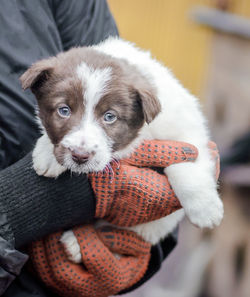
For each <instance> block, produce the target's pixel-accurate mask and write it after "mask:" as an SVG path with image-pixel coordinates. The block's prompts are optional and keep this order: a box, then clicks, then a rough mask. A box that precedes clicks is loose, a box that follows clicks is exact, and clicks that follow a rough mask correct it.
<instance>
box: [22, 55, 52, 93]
mask: <svg viewBox="0 0 250 297" xmlns="http://www.w3.org/2000/svg"><path fill="white" fill-rule="evenodd" d="M53 68H54V63H53V60H52V59H51V58H50V59H46V60H41V61H39V62H37V63H35V64H33V65H31V67H30V68H29V69H28V70H27V71H26V72H24V73H23V75H22V76H21V77H20V81H21V84H22V88H23V89H24V90H26V89H28V88H30V89H31V91H32V92H33V93H34V94H37V93H38V92H39V89H40V88H41V87H42V85H43V84H44V83H45V82H46V81H47V80H48V79H49V77H50V76H51V73H52V71H53Z"/></svg>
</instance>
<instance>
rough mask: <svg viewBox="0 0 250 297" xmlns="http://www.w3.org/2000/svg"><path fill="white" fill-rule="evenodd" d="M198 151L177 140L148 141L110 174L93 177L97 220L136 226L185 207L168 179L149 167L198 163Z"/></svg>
mask: <svg viewBox="0 0 250 297" xmlns="http://www.w3.org/2000/svg"><path fill="white" fill-rule="evenodd" d="M197 155H198V151H197V149H196V148H195V147H194V146H192V145H190V144H187V143H184V142H177V141H161V140H150V141H144V142H143V143H142V144H141V145H140V146H139V147H138V148H137V149H136V150H135V151H134V152H133V153H132V155H131V156H130V157H129V158H127V159H125V160H123V161H121V162H120V166H118V165H117V163H116V162H113V163H111V165H110V166H111V167H110V169H111V170H109V172H108V173H107V174H94V173H93V174H89V180H90V182H91V185H92V188H93V191H94V193H95V196H96V213H95V217H96V218H103V219H105V220H107V221H108V222H110V223H112V224H114V225H117V226H123V227H128V226H134V225H138V224H142V223H146V222H149V221H153V220H156V219H159V218H162V217H164V216H166V215H169V214H171V213H172V212H174V211H176V210H178V209H180V208H181V205H180V202H179V200H178V199H177V197H176V195H175V193H174V191H173V189H172V187H171V185H170V184H169V182H168V179H167V177H166V176H165V175H162V174H159V173H157V172H156V171H154V170H151V169H149V168H143V167H141V168H138V167H135V166H132V165H136V166H147V167H152V166H154V167H164V168H165V167H167V166H170V165H171V164H176V163H180V162H190V161H195V159H196V158H197Z"/></svg>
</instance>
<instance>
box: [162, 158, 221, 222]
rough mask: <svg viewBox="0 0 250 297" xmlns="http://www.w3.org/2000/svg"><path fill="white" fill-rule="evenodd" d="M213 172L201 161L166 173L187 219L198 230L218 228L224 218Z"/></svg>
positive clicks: (172, 166)
mask: <svg viewBox="0 0 250 297" xmlns="http://www.w3.org/2000/svg"><path fill="white" fill-rule="evenodd" d="M213 169H214V168H213V164H212V161H211V160H204V159H203V160H198V159H197V160H196V162H194V163H180V164H175V165H171V166H169V167H168V168H166V169H165V173H166V175H167V176H168V179H169V182H170V184H171V185H172V187H173V189H174V192H175V194H176V195H177V197H178V199H179V200H180V202H181V204H182V206H183V208H184V210H185V213H186V215H187V217H188V218H189V219H190V221H191V222H192V223H193V224H195V225H197V226H198V227H201V228H204V227H208V228H212V227H214V226H218V225H219V224H220V222H221V220H222V217H223V212H224V211H223V204H222V201H221V199H220V197H219V195H218V192H217V185H216V181H215V177H214V176H215V175H214V174H213Z"/></svg>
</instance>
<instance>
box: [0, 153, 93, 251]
mask: <svg viewBox="0 0 250 297" xmlns="http://www.w3.org/2000/svg"><path fill="white" fill-rule="evenodd" d="M0 193H1V196H0V205H1V209H2V212H3V213H5V214H6V216H7V221H8V224H9V228H6V226H5V225H1V226H0V236H1V237H3V238H4V239H6V240H8V241H12V240H14V245H15V247H16V248H19V247H21V246H23V245H25V244H27V243H29V242H31V241H33V240H36V239H38V238H41V237H43V236H45V235H47V234H49V233H52V232H55V231H58V230H59V229H62V228H71V227H72V226H75V225H77V224H81V223H87V222H89V221H91V220H93V218H94V213H95V200H94V196H93V193H92V189H91V187H90V185H89V182H88V179H87V178H86V176H85V175H72V176H71V175H70V173H69V172H66V173H63V174H62V175H61V176H59V177H58V178H57V179H52V178H46V177H40V176H38V175H37V174H36V172H35V171H34V170H33V168H32V157H31V153H30V154H28V155H27V156H26V157H25V158H23V159H21V160H20V161H18V162H17V163H15V164H14V165H12V166H10V167H8V168H6V169H4V170H2V171H0Z"/></svg>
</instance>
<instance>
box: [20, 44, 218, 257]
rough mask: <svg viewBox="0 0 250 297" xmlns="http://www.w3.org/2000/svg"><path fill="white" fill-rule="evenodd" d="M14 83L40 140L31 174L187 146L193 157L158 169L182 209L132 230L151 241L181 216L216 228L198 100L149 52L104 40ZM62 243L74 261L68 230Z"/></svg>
mask: <svg viewBox="0 0 250 297" xmlns="http://www.w3.org/2000/svg"><path fill="white" fill-rule="evenodd" d="M21 82H22V86H23V88H24V89H27V88H31V90H32V92H33V93H34V94H35V96H36V98H37V101H38V118H39V122H40V125H41V128H42V131H43V136H42V137H41V138H40V139H38V141H37V143H36V146H35V149H34V151H33V164H34V169H35V171H36V172H37V174H39V175H44V176H47V177H57V176H58V175H60V174H61V173H62V172H63V171H65V170H66V169H69V170H71V171H74V172H78V173H89V172H93V171H101V170H104V168H105V167H106V166H107V165H108V164H109V163H110V162H111V161H112V160H113V159H114V158H115V159H121V158H123V157H127V156H128V155H129V154H130V153H131V152H132V151H133V149H134V148H135V146H136V145H138V144H139V143H140V141H141V140H143V139H162V140H164V139H165V140H166V139H171V140H179V141H185V142H189V143H191V144H193V145H195V146H196V147H197V148H198V150H199V156H198V158H197V160H196V161H195V162H190V163H180V164H175V165H171V166H170V167H168V168H166V169H165V174H166V175H167V176H168V178H169V182H170V184H171V185H172V187H173V189H174V191H175V193H176V195H177V197H178V199H179V200H180V202H181V204H182V206H183V209H181V210H178V211H176V212H175V213H173V214H171V215H169V216H167V217H165V218H162V219H160V220H156V221H154V222H150V223H146V224H141V225H138V226H134V227H132V228H131V229H132V230H134V231H135V232H137V233H138V234H139V235H141V236H142V237H143V238H144V239H145V240H147V241H149V242H151V243H152V244H155V243H157V242H158V241H159V240H160V239H161V238H163V237H165V236H166V235H167V234H168V233H169V232H171V231H172V230H173V229H174V228H175V227H176V225H177V224H178V222H179V221H180V220H181V219H182V218H183V216H184V213H185V214H186V215H187V217H188V218H189V220H190V221H191V222H192V223H193V224H195V225H197V226H199V227H201V228H203V227H208V228H212V227H213V226H214V225H219V223H220V221H221V220H222V217H223V204H222V202H221V200H220V198H219V196H218V193H217V185H216V181H215V177H214V176H215V173H214V172H215V164H214V162H213V161H212V159H211V157H210V153H209V151H208V147H207V144H208V141H209V132H208V129H207V126H206V121H205V118H204V116H203V115H202V112H201V110H200V105H199V102H198V100H197V99H196V98H195V97H194V96H192V95H191V94H190V93H189V92H188V91H187V90H185V89H184V88H183V87H182V86H181V84H180V83H179V82H178V81H177V80H176V79H175V78H174V76H173V75H172V74H171V72H170V71H169V70H168V69H167V68H166V67H164V66H163V65H161V64H160V63H159V62H157V61H156V60H154V59H153V58H152V57H151V55H150V53H149V52H145V51H142V50H140V49H138V48H136V47H135V46H134V45H133V44H131V43H129V42H127V41H124V40H122V39H119V38H109V39H107V40H106V41H104V42H102V43H100V44H99V45H96V46H91V47H82V48H80V47H79V48H73V49H71V50H69V51H68V52H65V53H60V54H58V55H57V56H56V57H52V58H49V59H46V60H42V61H39V62H37V63H35V64H33V65H32V66H31V67H30V68H29V69H28V70H27V71H26V72H25V73H24V74H23V75H22V77H21ZM62 241H63V242H64V244H65V245H66V247H67V249H68V251H69V253H70V254H71V255H72V257H71V259H72V260H73V261H75V262H80V260H81V256H80V252H79V247H78V244H77V241H76V239H75V237H74V235H73V233H72V232H71V231H68V232H66V234H64V236H63V237H62Z"/></svg>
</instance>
